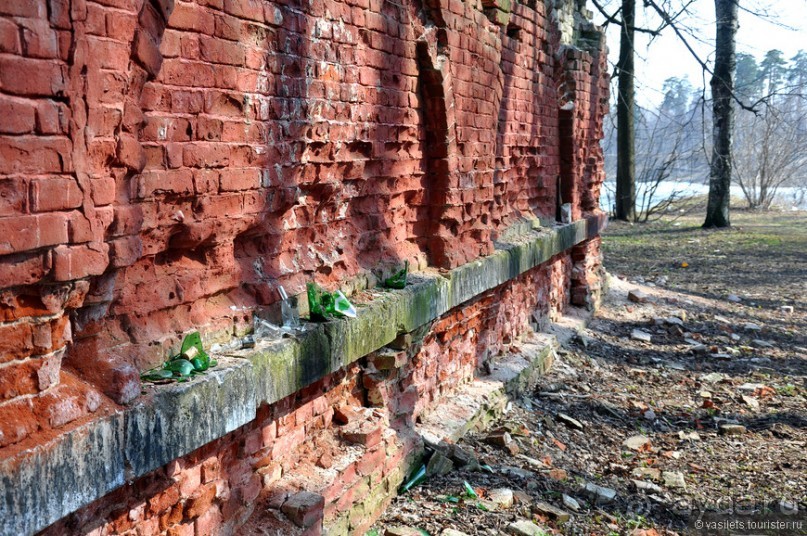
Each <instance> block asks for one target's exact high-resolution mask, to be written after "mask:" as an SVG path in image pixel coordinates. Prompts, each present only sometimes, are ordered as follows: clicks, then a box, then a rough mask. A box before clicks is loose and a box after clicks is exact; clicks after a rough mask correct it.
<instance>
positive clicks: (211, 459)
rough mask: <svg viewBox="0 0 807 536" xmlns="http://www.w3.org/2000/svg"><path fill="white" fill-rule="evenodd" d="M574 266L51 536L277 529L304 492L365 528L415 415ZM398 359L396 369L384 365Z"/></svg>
mask: <svg viewBox="0 0 807 536" xmlns="http://www.w3.org/2000/svg"><path fill="white" fill-rule="evenodd" d="M569 265H570V258H569V256H568V255H559V256H556V257H554V258H553V259H552V261H550V262H549V263H546V264H544V265H542V266H540V267H538V268H535V269H533V270H530V271H528V272H526V273H525V274H523V275H521V276H519V277H518V278H516V279H514V280H512V281H510V282H508V283H505V284H504V285H501V286H499V287H497V288H495V289H493V290H491V291H489V292H488V293H486V294H485V295H483V296H481V297H479V298H477V299H475V300H473V301H472V302H470V303H469V304H466V305H464V306H462V307H458V308H456V309H454V310H452V311H450V312H449V313H447V314H446V315H444V316H443V317H441V318H439V319H438V320H436V321H435V322H434V323H433V324H432V325H431V326H429V327H428V328H427V329H424V330H421V331H422V333H421V334H420V335H419V336H418V334H414V336H413V340H412V341H411V343H410V344H409V345H408V346H405V347H403V346H402V348H403V349H401V350H397V351H394V350H391V349H384V350H382V351H380V352H377V353H374V354H370V356H368V357H367V358H365V359H363V360H361V361H359V362H357V363H354V364H352V365H350V366H349V367H347V368H346V369H343V370H340V371H339V372H337V373H334V374H332V375H330V376H328V377H327V378H325V379H323V380H321V381H318V382H317V383H315V384H313V385H311V386H309V387H307V388H305V389H303V390H302V391H300V392H298V393H296V394H295V395H293V396H290V397H287V398H285V399H283V400H281V401H280V402H277V403H276V404H273V405H271V406H263V407H262V408H260V409H259V411H258V417H257V418H256V420H255V421H253V422H252V423H250V424H248V425H246V426H244V427H242V428H240V429H239V430H236V431H235V432H232V433H231V434H228V435H227V436H226V437H223V438H221V439H219V440H217V441H214V442H213V443H210V444H209V445H206V446H205V447H203V448H201V449H199V450H197V451H195V452H193V453H191V454H189V455H188V456H185V457H183V458H181V459H178V460H176V461H174V462H172V463H170V464H168V466H166V467H164V468H161V469H159V470H157V471H154V472H153V473H151V474H149V475H148V476H146V477H143V478H140V479H138V480H135V481H134V482H132V483H131V484H129V485H127V486H124V487H123V488H120V489H119V490H117V491H115V492H113V493H111V494H109V495H108V496H106V497H104V498H102V499H100V500H98V501H96V502H94V503H93V504H91V505H89V506H87V507H85V508H83V509H81V510H79V511H78V512H76V513H74V514H72V515H71V516H68V517H67V518H65V519H63V520H62V521H60V522H58V523H56V524H54V525H52V526H51V527H49V528H48V529H46V530H45V531H44V534H46V535H61V534H93V535H96V534H97V535H102V534H120V535H132V536H134V535H135V534H137V535H140V534H161V533H165V534H168V535H175V534H188V535H196V536H209V535H211V534H217V533H218V532H217V531H219V530H221V531H222V532H223V533H225V534H226V533H231V532H232V531H233V530H234V529H235V528H237V527H239V526H241V525H242V524H243V523H245V522H248V523H251V524H255V525H256V526H261V527H263V528H264V529H266V528H267V527H272V526H273V525H271V524H270V523H272V522H273V521H272V516H271V515H267V514H266V508H267V506H268V507H269V508H270V509H271V507H272V505H273V504H275V505H276V506H275V508H277V507H278V506H279V505H278V503H279V502H281V501H282V498H283V497H285V496H286V495H287V494H289V493H291V492H294V491H296V490H298V489H307V490H309V491H315V492H317V493H320V494H322V495H323V496H324V498H325V502H324V505H323V509H322V512H321V514H322V515H323V516H324V520H325V524H326V526H331V527H334V526H339V527H347V526H350V527H351V530H350V533H351V534H363V531H361V530H359V529H358V528H367V526H368V524H369V523H370V522H371V521H372V520H373V519H374V518H375V516H376V515H377V514H379V513H380V510H381V509H382V508H383V505H384V503H383V501H380V502H379V503H378V504H376V503H374V502H372V501H371V503H372V504H374V505H375V506H374V508H371V509H368V507H366V506H365V507H360V508H358V509H356V508H354V506H355V505H356V504H361V503H362V501H365V500H367V499H368V498H369V497H372V496H373V495H374V494H376V495H377V494H379V493H381V498H382V499H383V498H385V497H388V496H389V490H394V489H396V488H397V486H398V483H399V482H400V479H401V478H402V474H401V471H402V470H404V467H403V464H402V461H403V459H404V458H405V457H407V456H409V455H411V454H413V453H414V451H415V449H416V446H417V445H418V439H416V435H415V433H414V423H415V422H416V421H417V419H418V418H419V417H420V416H422V415H423V414H424V413H427V412H428V411H429V410H431V409H434V408H435V407H436V405H437V404H438V403H439V402H440V401H442V400H444V399H445V398H446V397H448V396H450V395H451V394H452V393H454V392H456V390H457V388H458V387H459V386H461V385H462V384H464V383H467V382H469V381H471V380H472V379H473V377H474V374H475V371H476V370H477V360H478V359H479V356H483V355H490V356H491V357H492V358H493V359H492V362H494V363H495V358H496V357H497V356H498V355H499V354H500V353H502V352H504V351H506V350H507V349H509V348H510V347H511V346H512V345H516V346H517V345H518V337H519V335H521V334H522V333H524V331H525V330H526V329H528V327H529V326H530V324H531V323H534V322H535V321H536V319H537V320H542V319H546V318H547V317H548V316H549V315H550V314H552V313H553V312H556V311H557V310H558V309H562V308H564V307H566V305H568V301H567V298H566V297H565V295H564V293H562V292H561V293H560V294H555V293H553V291H552V290H551V289H553V288H563V287H564V286H566V285H565V284H564V281H563V279H564V278H565V277H566V273H567V270H566V267H568V266H569ZM550 295H551V296H552V299H548V298H549V297H550ZM533 313H535V314H533ZM381 356H383V357H381ZM385 358H386V360H385ZM391 358H392V359H391ZM391 361H396V365H397V366H389V365H390V362H391ZM385 364H386V365H385ZM346 407H349V408H353V409H354V410H356V411H361V408H363V407H368V408H375V411H376V412H377V413H376V415H377V416H378V417H377V418H376V417H372V418H370V419H366V420H367V421H368V422H367V423H364V424H363V431H364V432H365V433H364V434H362V435H359V436H358V437H353V436H349V435H348V434H346V433H345V432H344V430H345V426H344V425H342V424H338V423H337V422H336V421H338V418H336V419H335V417H334V414H335V412H336V411H339V410H343V409H344V408H346ZM359 420H360V421H362V420H365V418H361V419H359ZM323 457H325V458H326V459H327V460H330V462H323ZM329 464H330V465H329ZM325 465H327V468H324V467H323V466H325ZM326 469H327V470H326ZM385 486H387V487H385ZM379 490H380V491H379ZM250 516H253V517H252V519H249V518H250ZM248 519H249V521H247V520H248ZM340 523H344V524H341V525H340ZM357 527H358V528H357ZM292 528H294V527H293V525H286V526H285V529H284V530H281V531H280V532H278V533H279V534H291V533H292V532H291V529H292ZM245 533H246V534H251V533H253V532H250V531H249V530H246V531H245ZM254 533H258V532H257V531H256V532H254ZM344 533H347V531H346V530H345V531H344V532H343V531H342V530H337V529H334V532H333V534H344Z"/></svg>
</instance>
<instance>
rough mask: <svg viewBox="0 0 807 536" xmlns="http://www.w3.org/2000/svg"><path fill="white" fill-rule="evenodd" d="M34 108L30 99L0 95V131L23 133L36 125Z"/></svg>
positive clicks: (31, 130) (31, 129) (3, 132)
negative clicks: (0, 119) (0, 118)
mask: <svg viewBox="0 0 807 536" xmlns="http://www.w3.org/2000/svg"><path fill="white" fill-rule="evenodd" d="M35 111H36V109H35V108H34V106H33V104H32V103H31V101H28V100H23V99H18V98H12V97H8V96H5V95H0V117H2V118H3V120H2V121H0V133H1V134H25V133H27V132H33V130H34V128H35V127H36V115H35Z"/></svg>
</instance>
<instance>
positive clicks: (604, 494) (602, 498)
mask: <svg viewBox="0 0 807 536" xmlns="http://www.w3.org/2000/svg"><path fill="white" fill-rule="evenodd" d="M584 490H585V492H586V493H588V494H589V495H590V496H591V498H592V499H594V500H595V502H596V503H597V504H603V503H609V502H611V501H613V500H614V499H615V498H616V490H613V489H611V488H606V487H603V486H598V485H597V484H594V483H592V482H587V483H586V486H585V488H584Z"/></svg>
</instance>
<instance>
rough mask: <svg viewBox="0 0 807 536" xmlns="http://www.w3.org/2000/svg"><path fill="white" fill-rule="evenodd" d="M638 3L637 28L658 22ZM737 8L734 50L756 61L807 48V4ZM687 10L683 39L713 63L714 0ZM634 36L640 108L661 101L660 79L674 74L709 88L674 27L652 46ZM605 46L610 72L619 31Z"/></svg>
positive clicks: (757, 2) (746, 2)
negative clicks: (771, 52) (769, 54)
mask: <svg viewBox="0 0 807 536" xmlns="http://www.w3.org/2000/svg"><path fill="white" fill-rule="evenodd" d="M682 1H683V0H671V3H672V4H673V5H680V4H681V3H682ZM600 4H603V2H602V1H601V2H600ZM636 4H637V6H636V14H637V22H638V23H639V24H640V25H641V24H642V20H643V19H644V24H645V25H648V26H650V25H652V26H654V27H655V26H657V25H658V19H657V18H656V17H654V16H652V13H651V12H650V11H649V9H650V8H648V11H647V14H648V15H649V16H647V17H645V16H644V15H643V14H644V12H645V9H644V8H643V7H641V6H642V1H641V0H637V2H636ZM619 5H621V2H620V1H619V0H608V1H606V2H605V8H606V10H607V11H608V12H609V13H611V12H613V11H614V10H615V9H616V8H617V7H618V6H619ZM588 7H589V9H591V10H592V11H593V12H594V21H595V22H596V23H597V24H602V22H603V21H604V17H603V16H602V15H601V14H600V13H599V12H598V11H597V9H596V8H595V7H594V5H593V4H592V2H589V3H588ZM740 7H741V9H740V28H739V30H738V32H737V52H744V53H746V54H751V55H753V56H755V57H756V58H757V61H760V60H761V59H762V58H763V57H764V55H765V52H767V51H768V50H771V49H774V48H776V49H779V50H781V51H782V52H783V53H784V57H785V58H787V59H788V60H789V59H790V58H792V57H793V56H794V55H795V54H796V53H797V52H798V51H799V49H803V50H807V0H740ZM742 8H746V9H748V10H752V11H755V12H767V13H769V14H770V17H760V16H755V15H753V14H751V13H748V12H747V11H744V10H743V9H742ZM691 10H692V14H691V16H688V17H686V18H685V19H682V24H681V27H688V28H689V31H688V34H687V35H686V38H687V40H688V41H689V43H690V44H691V45H692V46H693V48H695V50H696V51H697V52H698V54H699V55H700V56H701V57H702V58H703V59H704V60H707V61H709V62H710V63H711V60H712V59H713V56H714V34H715V23H714V21H715V16H714V1H713V0H695V1H694V3H693V4H692V7H691ZM636 35H637V37H636V41H637V46H636V100H637V102H638V103H639V104H640V105H642V106H652V105H656V104H658V103H659V102H661V100H662V98H663V94H662V92H661V88H662V86H663V85H664V80H666V79H667V78H670V77H673V76H677V77H681V78H683V77H684V76H686V77H688V78H689V81H690V83H691V84H692V85H693V86H695V87H703V86H704V85H706V87H708V85H709V78H710V75H709V74H705V75H704V74H703V71H702V69H701V67H700V66H699V65H698V63H697V62H696V61H695V60H694V59H693V58H692V55H691V54H690V52H689V51H687V49H686V47H685V46H684V45H683V44H682V43H681V41H680V39H678V37H676V35H675V34H674V32H673V31H672V29H670V28H668V29H666V30H664V32H663V33H662V35H661V36H660V37H657V38H655V39H654V40H653V41H652V42H650V38H649V36H648V35H646V34H638V33H637V34H636ZM608 48H609V61H610V62H611V63H612V65H611V68H610V70H611V72H612V73H613V64H615V63H616V61H617V58H618V56H619V27H618V26H615V25H613V24H611V25H609V27H608ZM704 76H705V78H704Z"/></svg>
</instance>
